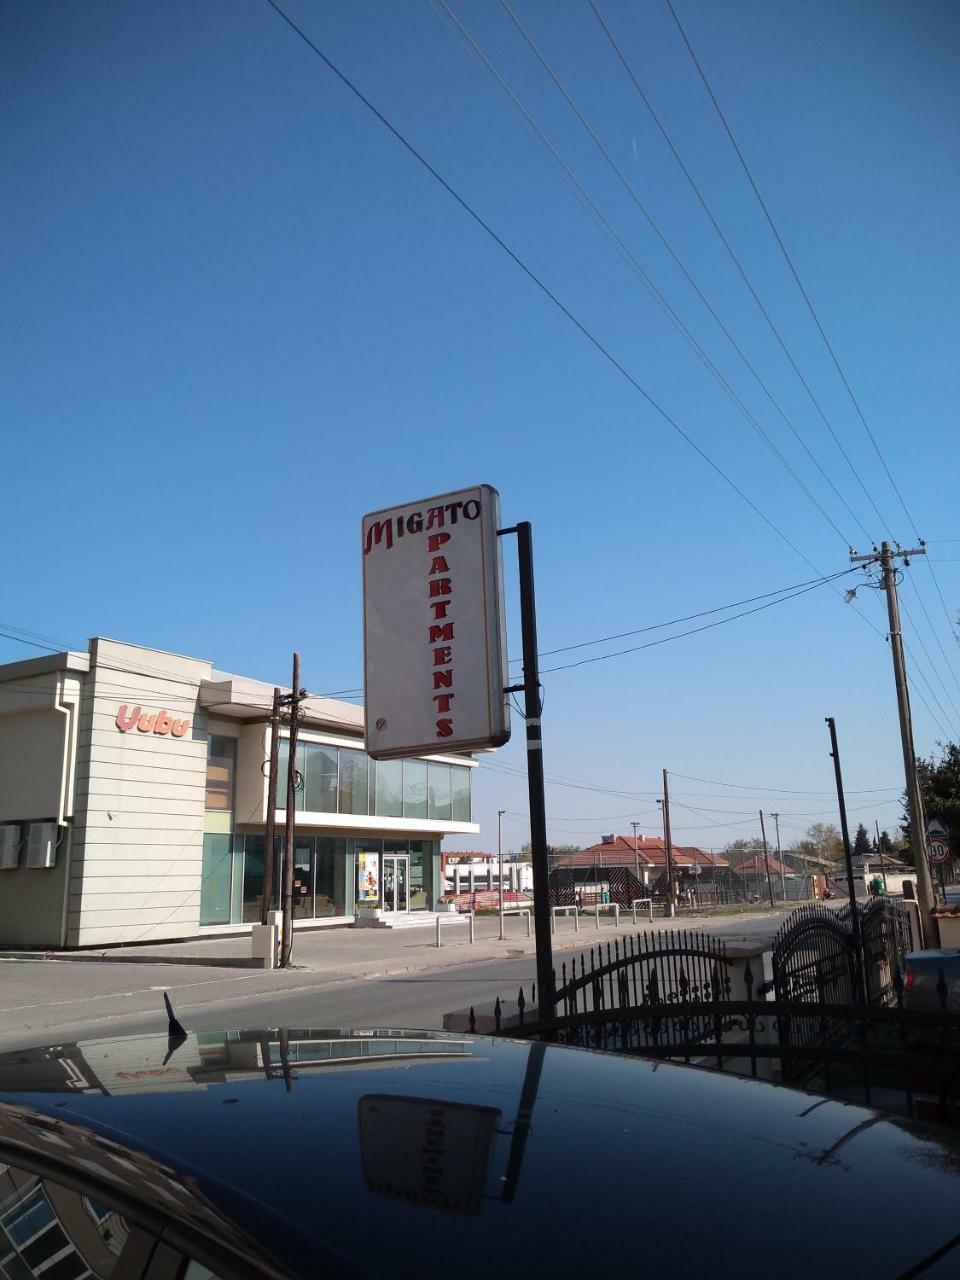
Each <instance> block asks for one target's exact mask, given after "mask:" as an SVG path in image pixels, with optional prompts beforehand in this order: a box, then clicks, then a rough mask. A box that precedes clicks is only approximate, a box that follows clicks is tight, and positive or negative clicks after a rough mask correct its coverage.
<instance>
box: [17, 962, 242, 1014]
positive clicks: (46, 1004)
mask: <svg viewBox="0 0 960 1280" xmlns="http://www.w3.org/2000/svg"><path fill="white" fill-rule="evenodd" d="M262 977H263V974H262V973H260V972H257V973H243V974H238V975H237V977H235V978H204V979H203V980H202V981H200V982H184V983H181V985H180V986H178V987H150V988H148V989H149V990H150V991H183V990H184V989H185V988H187V987H207V986H210V984H211V983H217V982H245V981H246V980H247V979H249V978H262ZM143 994H144V988H143V987H138V988H137V989H136V991H108V992H107V993H106V994H105V995H102V996H83V997H82V998H81V999H79V1000H43V1001H41V1002H40V1003H39V1004H14V1005H8V1006H7V1007H6V1008H3V1009H0V1013H21V1012H22V1011H23V1010H24V1009H55V1008H58V1007H59V1006H61V1005H65V1004H71V1005H76V1006H78V1007H79V1006H80V1005H84V1004H92V1002H93V1001H94V1000H123V999H126V998H129V997H130V996H142V995H143Z"/></svg>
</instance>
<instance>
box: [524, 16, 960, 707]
mask: <svg viewBox="0 0 960 1280" xmlns="http://www.w3.org/2000/svg"><path fill="white" fill-rule="evenodd" d="M502 2H503V0H502ZM588 3H589V4H590V6H591V8H592V9H593V10H594V12H595V13H596V14H597V18H598V20H599V21H600V23H601V25H602V26H603V27H604V30H607V34H608V36H609V38H610V39H611V41H612V42H613V43H614V46H615V47H617V46H616V44H615V41H613V37H612V35H610V33H609V30H608V29H607V28H606V24H605V23H604V22H603V19H602V17H601V16H600V14H599V11H598V10H597V6H596V3H595V0H588ZM666 3H667V7H668V9H669V10H670V13H671V16H672V17H673V20H674V22H675V24H676V27H677V30H678V31H679V33H680V36H681V38H682V40H683V43H684V45H685V46H686V49H687V52H688V53H689V55H690V58H691V60H692V62H693V65H694V66H695V68H696V70H697V73H698V75H699V77H700V79H701V81H702V82H703V86H704V88H705V89H706V91H707V94H708V95H709V97H710V101H711V102H712V103H713V106H714V109H715V111H716V113H717V116H718V118H719V120H720V123H721V124H722V126H723V129H724V131H725V133H726V135H727V137H728V139H729V141H730V144H731V146H732V147H733V150H734V152H735V154H736V156H737V159H738V161H739V163H740V166H741V168H742V169H743V172H744V175H745V176H746V179H747V181H748V183H749V185H750V188H751V190H752V191H753V194H754V196H755V197H756V199H757V203H758V204H759V206H760V209H761V211H762V212H763V216H764V218H765V220H766V222H767V225H768V226H769V228H770V231H771V232H772V234H773V236H774V239H775V240H776V242H777V245H778V247H779V249H780V252H781V254H782V256H783V259H784V261H785V263H786V264H787V267H788V268H789V271H790V274H791V275H792V277H793V279H794V282H795V283H796V286H797V289H798V290H799V292H800V296H801V297H802V298H803V301H804V303H805V305H806V307H807V310H808V311H809V313H810V316H811V318H812V320H813V322H814V324H815V326H816V328H817V331H818V333H819V334H820V337H821V339H822V340H823V344H824V346H825V347H826V349H827V352H828V353H829V355H830V359H831V360H832V362H833V365H834V368H835V369H836V371H837V374H838V375H839V377H840V380H841V382H842V383H843V386H844V388H845V390H846V392H847V395H848V396H849V398H850V402H851V404H852V405H853V408H854V410H855V411H856V414H857V417H858V418H859V420H860V422H861V424H862V425H863V429H864V431H865V432H866V434H867V436H868V438H869V440H870V443H871V444H872V446H873V449H874V452H875V453H876V455H877V458H878V459H879V461H880V464H881V466H882V467H883V470H884V473H885V474H886V477H887V479H888V480H889V482H890V486H891V488H892V489H893V491H894V493H895V494H896V497H897V501H898V502H899V503H900V507H901V509H902V510H903V514H904V515H905V516H906V518H907V521H908V523H909V524H910V526H911V528H912V529H913V532H914V535H915V537H916V538H917V540H918V541H919V542H920V545H921V546H922V545H923V540H922V539H921V538H920V532H919V529H918V528H917V523H916V521H915V520H914V518H913V515H912V513H911V512H910V510H909V508H908V507H907V504H906V501H905V499H904V497H903V494H902V492H901V490H900V487H899V486H898V484H897V482H896V480H895V479H894V476H893V473H892V471H891V470H890V468H889V466H888V465H887V461H886V458H885V457H884V455H883V452H882V451H881V449H880V445H879V444H878V442H877V439H876V436H875V435H874V433H873V431H872V429H871V427H870V424H869V422H868V421H867V418H866V415H865V414H864V412H863V409H862V408H861V406H860V402H859V401H858V399H857V397H856V395H855V394H854V391H853V387H852V386H851V384H850V381H849V379H848V378H847V375H846V373H845V372H844V370H843V367H842V365H841V363H840V359H839V357H838V356H837V353H836V351H835V349H834V347H833V344H832V343H831V341H830V339H829V337H828V336H827V332H826V330H825V328H824V326H823V323H822V321H821V320H820V317H819V315H818V313H817V311H816V308H815V307H814V305H813V302H812V300H811V298H810V295H809V293H808V292H807V290H806V288H805V287H804V284H803V282H802V280H801V279H800V275H799V272H798V271H797V268H796V265H795V264H794V261H793V259H792V258H791V256H790V253H789V251H788V250H787V247H786V244H785V243H784V240H783V237H782V236H781V234H780V231H779V230H778V228H777V226H776V223H775V222H774V220H773V216H772V214H771V213H770V210H769V208H768V206H767V203H766V201H765V200H764V198H763V196H762V194H761V192H760V189H759V187H758V185H757V182H756V180H755V178H754V176H753V173H752V171H751V169H750V166H749V165H748V164H747V160H746V157H745V156H744V154H743V151H742V150H741V148H740V145H739V143H738V142H737V139H736V137H735V136H734V133H733V130H732V128H731V126H730V123H729V121H728V120H727V117H726V116H725V114H724V112H723V109H722V107H721V106H720V103H719V101H718V99H717V96H716V94H715V93H714V90H713V87H712V85H711V84H710V81H709V80H708V79H707V75H706V72H705V71H704V69H703V66H702V64H701V62H700V60H699V58H698V57H697V54H696V52H695V51H694V48H693V45H692V44H691V42H690V39H689V37H688V36H687V33H686V31H685V30H684V27H683V24H682V23H681V21H680V18H679V16H678V14H677V11H676V9H675V8H674V5H673V3H672V0H666ZM618 53H619V54H620V57H621V60H622V61H623V62H624V65H625V66H627V64H626V60H625V59H624V58H623V54H622V53H620V51H619V49H618ZM627 70H628V72H629V71H630V69H629V67H628V66H627ZM630 74H631V78H633V79H634V83H635V84H636V83H637V82H636V80H635V78H634V77H633V75H632V72H630ZM637 89H638V91H639V92H640V93H641V96H643V97H644V99H645V95H643V91H642V89H640V86H639V84H637ZM645 100H646V99H645ZM648 106H649V103H648ZM650 110H651V113H652V114H653V112H652V108H650ZM654 118H655V119H656V116H655V115H654ZM657 123H658V125H659V120H658V121H657ZM660 127H661V130H662V131H663V127H662V126H660ZM663 132H664V136H665V137H666V136H667V135H666V133H665V131H663ZM667 140H668V142H669V141H670V140H669V138H668V139H667ZM670 146H671V150H673V151H674V154H675V155H676V158H677V160H678V163H680V164H681V168H683V170H684V173H685V174H686V172H687V171H686V168H685V166H683V164H682V161H680V157H679V155H678V154H677V153H676V150H675V148H673V145H672V143H670ZM687 177H688V179H689V180H690V182H691V184H692V185H693V187H694V191H695V192H696V193H697V195H698V198H699V199H700V200H701V203H702V204H703V206H704V209H705V210H707V212H708V215H709V216H710V218H711V221H712V222H714V226H715V227H716V229H717V232H718V234H721V238H722V239H723V240H724V243H725V244H727V242H726V239H725V237H723V236H722V233H720V229H719V227H717V226H716V222H715V220H714V219H713V216H712V214H710V212H709V210H708V209H707V206H706V203H705V202H704V201H703V199H702V196H700V193H699V190H698V188H697V187H696V184H695V183H693V180H692V178H690V176H689V174H687ZM727 248H728V250H729V251H730V252H731V256H734V255H733V254H732V250H730V249H729V245H727ZM734 261H735V262H736V258H735V256H734ZM744 278H745V279H746V277H744ZM748 283H749V282H748ZM751 291H752V286H751ZM754 296H756V295H754ZM758 302H759V300H758ZM791 363H792V360H791ZM798 374H799V371H798ZM801 380H802V379H801ZM804 385H806V384H804ZM818 407H819V406H818ZM821 416H823V414H822V411H821ZM824 421H825V422H826V418H824ZM827 426H828V427H829V429H830V432H831V435H834V439H836V436H835V434H834V432H833V429H832V427H830V424H829V423H827ZM837 445H838V447H839V448H840V449H841V451H842V452H844V451H843V448H842V445H840V442H839V440H837ZM844 457H845V458H847V455H846V453H845V452H844ZM847 462H848V464H849V465H850V467H851V470H852V471H853V473H854V475H855V476H856V479H857V481H858V483H859V484H860V487H861V489H863V491H864V494H866V496H867V498H868V500H869V501H870V504H871V506H872V507H873V509H874V511H875V512H876V513H877V516H878V517H879V518H880V521H881V524H883V525H884V527H885V528H888V526H887V523H886V521H885V520H884V519H883V516H882V515H881V512H880V510H879V508H878V507H877V505H876V503H875V502H874V501H873V499H872V498H871V497H870V495H869V494H868V493H867V490H866V487H865V485H864V483H863V481H862V480H861V479H860V476H859V474H858V473H857V472H856V470H855V468H854V467H853V464H852V463H851V462H850V460H849V458H847ZM860 527H861V528H863V526H862V525H861V526H860ZM864 532H866V530H864ZM868 536H869V535H868ZM927 567H928V569H929V571H930V577H931V579H932V581H933V584H934V587H935V588H936V592H937V595H938V597H939V599H940V605H941V607H942V609H943V614H944V617H945V618H946V621H947V627H948V629H949V633H950V636H951V638H952V639H953V641H954V643H955V644H956V645H957V647H958V648H960V636H958V634H957V631H956V626H955V622H954V619H953V618H951V616H950V611H949V609H948V608H947V604H946V601H945V599H944V596H943V591H942V589H941V587H940V582H939V580H938V578H937V575H936V571H935V570H934V567H933V565H932V564H931V563H930V561H929V560H928V561H927ZM914 591H916V593H917V596H918V598H919V599H921V607H922V608H923V612H924V615H925V617H926V620H927V623H928V625H929V626H930V629H931V631H932V632H933V635H934V638H935V639H936V641H937V644H938V646H939V647H940V651H941V653H942V654H943V659H944V663H945V664H946V666H947V669H948V670H949V671H950V674H951V676H952V677H953V679H954V680H955V681H957V676H956V673H955V672H954V670H953V667H952V666H951V665H950V662H949V660H948V659H947V656H946V653H945V652H944V650H943V645H942V644H941V643H940V638H939V635H938V633H937V631H936V628H935V627H934V625H933V621H932V619H931V618H930V615H929V614H928V613H927V609H926V606H925V605H924V604H923V601H922V598H921V597H920V592H919V588H918V587H916V585H915V584H914ZM932 666H933V663H932V661H931V667H932ZM938 678H939V676H938ZM957 685H958V689H960V681H957Z"/></svg>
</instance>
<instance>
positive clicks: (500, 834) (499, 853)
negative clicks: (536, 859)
mask: <svg viewBox="0 0 960 1280" xmlns="http://www.w3.org/2000/svg"><path fill="white" fill-rule="evenodd" d="M506 812H507V811H506V809H498V810H497V861H498V863H499V864H500V941H501V942H502V941H503V815H504V814H505V813H506Z"/></svg>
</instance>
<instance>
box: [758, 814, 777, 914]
mask: <svg viewBox="0 0 960 1280" xmlns="http://www.w3.org/2000/svg"><path fill="white" fill-rule="evenodd" d="M760 834H761V836H762V837H763V865H764V866H765V867H766V869H767V892H768V893H769V894H770V905H771V907H772V906H773V905H774V902H773V881H772V880H771V879H770V854H769V853H768V852H767V829H766V827H765V826H764V825H763V810H762V809H761V810H760Z"/></svg>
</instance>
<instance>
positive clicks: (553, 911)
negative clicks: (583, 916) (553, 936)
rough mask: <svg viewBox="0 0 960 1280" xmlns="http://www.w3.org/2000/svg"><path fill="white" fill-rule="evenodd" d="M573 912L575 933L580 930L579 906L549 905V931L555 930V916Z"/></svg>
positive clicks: (553, 931)
mask: <svg viewBox="0 0 960 1280" xmlns="http://www.w3.org/2000/svg"><path fill="white" fill-rule="evenodd" d="M571 911H572V912H573V924H574V928H575V929H576V931H577V933H579V932H580V908H579V907H576V906H573V907H551V908H550V932H551V933H556V932H557V916H563V915H567V914H569V913H570V912H571Z"/></svg>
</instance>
